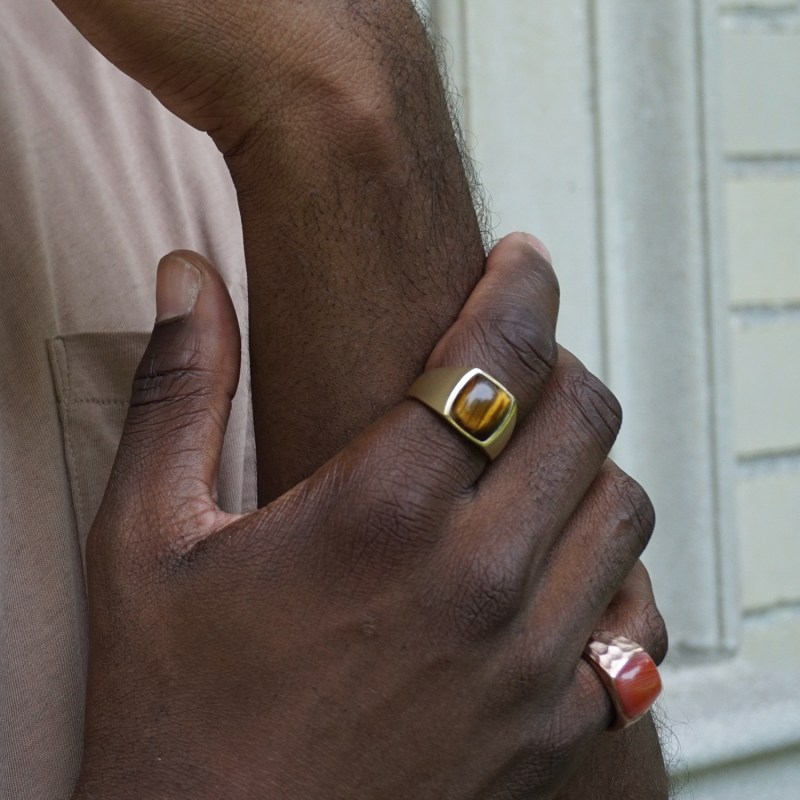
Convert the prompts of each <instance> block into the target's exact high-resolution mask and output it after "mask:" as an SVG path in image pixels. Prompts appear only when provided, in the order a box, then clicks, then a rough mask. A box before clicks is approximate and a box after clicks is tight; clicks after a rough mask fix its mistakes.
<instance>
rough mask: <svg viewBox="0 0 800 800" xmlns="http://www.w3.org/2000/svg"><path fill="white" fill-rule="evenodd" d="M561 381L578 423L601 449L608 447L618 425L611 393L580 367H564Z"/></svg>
mask: <svg viewBox="0 0 800 800" xmlns="http://www.w3.org/2000/svg"><path fill="white" fill-rule="evenodd" d="M563 383H564V391H565V392H566V394H567V396H568V397H569V398H570V401H571V402H572V404H573V407H574V409H575V411H576V413H577V414H578V416H579V420H580V422H581V423H582V425H584V426H585V427H586V428H587V429H588V431H589V433H590V434H591V435H592V437H593V438H594V439H595V441H596V442H597V443H598V445H599V446H600V448H601V449H602V450H603V451H605V452H607V451H608V450H610V449H611V446H612V445H613V444H614V442H615V441H616V438H617V435H618V434H619V430H620V428H621V427H622V408H621V407H620V404H619V401H618V400H617V398H616V397H615V396H614V394H613V392H612V391H611V390H610V389H609V388H608V387H607V386H606V385H605V384H604V383H603V382H602V381H601V380H600V379H599V378H597V377H595V376H594V375H592V374H591V373H590V372H589V371H588V370H586V369H585V368H584V367H582V366H580V367H574V368H570V369H568V370H567V372H566V373H565V375H564V379H563Z"/></svg>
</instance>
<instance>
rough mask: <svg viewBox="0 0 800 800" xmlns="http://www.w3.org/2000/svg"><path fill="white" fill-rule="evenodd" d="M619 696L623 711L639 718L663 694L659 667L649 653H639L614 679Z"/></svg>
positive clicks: (629, 716)
mask: <svg viewBox="0 0 800 800" xmlns="http://www.w3.org/2000/svg"><path fill="white" fill-rule="evenodd" d="M614 684H615V686H616V689H617V697H618V698H619V704H620V707H621V708H622V711H623V713H624V714H625V716H627V717H628V718H629V719H638V718H639V717H641V716H642V714H644V713H645V712H646V711H647V710H648V709H649V708H650V706H652V705H653V703H654V702H655V700H656V698H657V697H658V696H659V695H660V694H661V678H660V676H659V674H658V667H656V665H655V662H654V661H653V659H652V658H650V656H649V655H647V653H637V654H636V655H634V656H633V657H632V658H631V660H630V661H629V662H628V663H627V664H626V665H625V666H624V667H623V668H622V670H621V671H620V672H619V674H618V675H617V677H616V678H615V679H614Z"/></svg>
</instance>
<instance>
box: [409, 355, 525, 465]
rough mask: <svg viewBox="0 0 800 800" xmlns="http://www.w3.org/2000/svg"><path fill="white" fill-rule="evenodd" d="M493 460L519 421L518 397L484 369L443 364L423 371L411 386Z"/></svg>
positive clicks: (416, 396) (412, 393) (411, 394)
mask: <svg viewBox="0 0 800 800" xmlns="http://www.w3.org/2000/svg"><path fill="white" fill-rule="evenodd" d="M408 396H409V397H413V398H414V399H416V400H419V401H420V402H422V403H424V404H425V405H426V406H428V408H430V409H431V410H433V411H435V412H436V413H437V414H438V415H439V416H440V417H441V418H442V419H444V420H445V421H446V422H448V423H449V424H450V425H452V426H453V427H454V428H455V429H456V430H457V431H458V432H459V433H460V434H461V435H462V436H463V437H464V438H466V439H467V440H469V441H470V442H472V443H473V444H475V445H477V446H478V447H480V448H481V450H483V451H484V452H485V453H486V455H487V456H489V458H490V459H492V460H494V459H495V458H497V456H499V455H500V453H502V452H503V449H504V448H505V446H506V445H507V444H508V442H509V440H510V439H511V434H512V433H513V432H514V426H515V425H516V423H517V401H516V399H515V398H514V395H513V394H511V392H509V391H508V389H506V388H505V386H503V385H502V384H501V383H499V382H498V381H496V380H495V379H494V378H493V377H492V376H491V375H489V374H487V373H486V372H484V371H483V370H482V369H477V368H471V367H441V368H439V369H431V370H428V371H427V372H424V373H423V374H422V375H420V377H419V378H417V380H416V381H414V383H413V385H412V386H411V388H410V389H409V390H408Z"/></svg>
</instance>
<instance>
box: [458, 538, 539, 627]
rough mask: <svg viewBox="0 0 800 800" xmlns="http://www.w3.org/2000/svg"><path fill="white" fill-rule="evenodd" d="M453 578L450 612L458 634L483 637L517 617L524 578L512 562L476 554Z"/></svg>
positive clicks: (505, 625)
mask: <svg viewBox="0 0 800 800" xmlns="http://www.w3.org/2000/svg"><path fill="white" fill-rule="evenodd" d="M456 579H457V581H458V583H457V587H456V592H455V598H454V600H453V606H452V612H453V616H454V622H455V628H456V633H457V635H458V636H461V637H463V638H465V639H467V640H478V639H484V638H487V637H489V636H492V635H495V634H498V633H500V632H501V631H503V630H505V629H506V628H507V627H508V625H510V624H511V622H512V621H513V620H514V619H515V618H516V617H517V615H518V613H519V610H520V608H521V603H522V594H523V589H524V579H523V578H522V575H521V570H520V569H519V567H518V566H517V565H516V564H512V563H510V562H509V561H508V560H507V559H503V558H500V557H487V556H486V555H485V554H480V555H479V556H476V557H475V558H473V559H472V561H471V563H470V564H469V566H468V567H467V568H466V569H463V570H462V571H461V573H460V574H459V575H458V576H457V578H456Z"/></svg>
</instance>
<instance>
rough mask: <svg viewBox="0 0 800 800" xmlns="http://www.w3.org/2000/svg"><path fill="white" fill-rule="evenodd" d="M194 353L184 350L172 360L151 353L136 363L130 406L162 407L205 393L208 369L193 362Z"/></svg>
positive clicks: (198, 396) (208, 387)
mask: <svg viewBox="0 0 800 800" xmlns="http://www.w3.org/2000/svg"><path fill="white" fill-rule="evenodd" d="M193 357H194V353H193V352H189V351H187V352H186V353H185V354H184V355H182V356H180V357H179V358H177V359H175V360H174V361H173V358H172V357H170V358H169V359H166V358H163V359H160V358H158V357H157V356H154V357H153V358H152V359H149V360H148V361H147V362H146V363H143V364H142V365H140V367H139V369H138V370H137V372H136V375H135V376H134V379H133V389H132V393H131V404H130V405H131V408H132V409H137V408H146V407H148V406H163V405H168V404H171V403H176V402H179V401H181V400H187V399H193V398H202V397H205V396H207V395H208V393H209V389H210V381H209V377H210V376H209V374H208V371H207V370H205V369H203V367H201V366H200V365H198V364H197V363H193V362H194V358H193Z"/></svg>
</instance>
